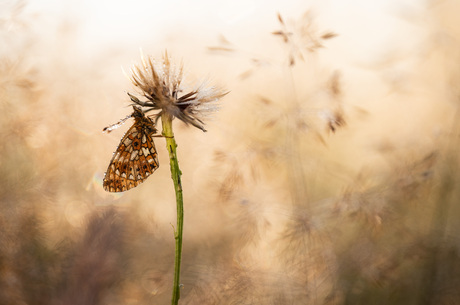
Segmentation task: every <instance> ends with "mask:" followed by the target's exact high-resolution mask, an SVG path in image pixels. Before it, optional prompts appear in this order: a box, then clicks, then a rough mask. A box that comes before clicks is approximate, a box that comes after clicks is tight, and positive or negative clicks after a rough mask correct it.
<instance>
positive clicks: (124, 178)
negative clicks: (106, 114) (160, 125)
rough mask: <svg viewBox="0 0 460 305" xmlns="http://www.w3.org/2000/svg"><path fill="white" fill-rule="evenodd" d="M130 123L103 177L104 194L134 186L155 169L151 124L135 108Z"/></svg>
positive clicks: (155, 161) (152, 125)
mask: <svg viewBox="0 0 460 305" xmlns="http://www.w3.org/2000/svg"><path fill="white" fill-rule="evenodd" d="M133 108H134V112H133V114H132V117H134V120H135V122H134V124H133V126H131V128H129V130H128V131H127V132H126V134H125V135H124V136H123V138H122V139H121V142H120V144H119V145H118V148H117V150H116V151H115V153H114V154H113V157H112V160H111V161H110V164H109V167H108V168H107V172H106V173H105V177H104V183H103V186H104V189H105V190H106V191H108V192H124V191H127V190H129V189H131V188H133V187H136V186H138V185H139V184H141V183H142V182H144V180H145V179H147V178H148V177H149V176H150V175H151V174H152V173H153V172H154V171H155V170H156V169H157V168H158V167H159V163H158V155H157V151H156V149H155V143H154V142H153V139H152V135H153V134H155V133H156V128H155V124H154V123H153V121H152V120H151V119H150V118H148V117H146V116H145V115H144V113H143V112H142V110H141V109H140V108H139V107H135V106H134V107H133Z"/></svg>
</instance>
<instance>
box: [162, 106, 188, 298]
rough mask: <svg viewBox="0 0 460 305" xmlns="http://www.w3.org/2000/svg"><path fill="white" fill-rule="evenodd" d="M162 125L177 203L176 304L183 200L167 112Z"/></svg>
mask: <svg viewBox="0 0 460 305" xmlns="http://www.w3.org/2000/svg"><path fill="white" fill-rule="evenodd" d="M161 122H162V125H163V136H164V137H165V139H166V149H167V150H168V152H169V164H170V167H171V178H172V180H173V182H174V191H175V193H176V205H177V227H176V228H175V229H174V238H175V240H176V254H175V258H174V283H173V293H172V300H171V304H172V305H177V304H178V303H179V299H180V266H181V260H182V232H183V225H184V201H183V195H182V184H181V180H180V176H181V174H182V173H181V171H180V169H179V162H178V160H177V154H176V148H177V145H176V140H175V139H174V133H173V130H172V118H171V116H169V115H167V114H163V115H162V116H161Z"/></svg>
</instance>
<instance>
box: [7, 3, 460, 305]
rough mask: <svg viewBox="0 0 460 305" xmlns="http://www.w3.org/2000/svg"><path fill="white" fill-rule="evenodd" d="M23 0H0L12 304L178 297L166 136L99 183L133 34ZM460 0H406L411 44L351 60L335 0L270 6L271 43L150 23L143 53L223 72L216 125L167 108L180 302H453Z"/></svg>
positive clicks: (265, 37) (457, 278)
mask: <svg viewBox="0 0 460 305" xmlns="http://www.w3.org/2000/svg"><path fill="white" fill-rule="evenodd" d="M184 5H186V4H184ZM27 7H28V4H27V3H23V2H15V1H11V2H5V4H2V9H1V10H0V11H1V13H0V38H1V39H2V41H3V42H4V44H3V45H0V48H1V49H0V52H1V53H0V56H1V57H0V135H1V137H0V139H1V141H2V144H1V145H0V182H1V183H0V207H1V213H0V228H1V231H0V304H109V303H110V304H152V303H153V304H164V303H168V302H169V300H170V294H171V287H172V272H173V261H174V237H173V229H172V228H171V225H170V223H174V222H175V206H174V193H173V190H172V186H171V183H170V173H169V172H168V171H169V168H168V166H167V164H168V163H167V158H168V157H167V152H166V150H165V148H164V147H163V146H164V141H163V139H161V138H155V142H156V145H157V148H158V153H159V156H160V164H161V166H160V168H159V169H158V170H157V171H156V172H155V174H154V175H152V176H151V177H150V178H149V180H148V181H146V182H145V183H143V185H141V186H139V187H137V188H136V189H134V190H132V191H129V192H126V193H123V194H122V195H112V194H109V193H106V192H104V191H103V189H102V177H103V171H104V170H105V168H106V167H107V165H108V162H109V161H110V158H111V153H112V152H113V150H114V149H115V147H116V145H117V144H118V141H119V138H121V136H122V134H123V130H122V129H125V130H126V128H127V127H129V126H126V125H124V126H122V127H120V128H119V130H120V131H119V130H116V131H113V132H112V133H110V135H104V134H102V133H101V130H102V128H103V127H104V126H107V125H109V124H111V123H113V122H116V121H117V120H118V119H120V118H122V117H125V116H126V115H127V114H129V112H130V110H129V108H123V106H126V105H128V103H129V97H128V96H126V94H125V91H128V90H131V89H132V88H131V87H130V83H129V81H128V80H126V79H124V78H123V76H122V73H121V71H119V66H120V65H123V66H124V67H126V66H127V65H129V64H130V62H131V59H133V58H137V57H138V53H137V49H138V45H136V46H135V48H131V44H128V45H123V41H120V46H113V45H107V46H106V48H105V49H101V50H97V51H96V50H92V51H91V52H85V50H86V51H87V49H85V48H84V47H83V46H82V45H83V43H82V40H83V41H84V37H83V38H82V37H81V36H79V33H81V32H79V31H81V29H82V28H83V25H84V24H85V22H87V21H85V19H84V18H83V19H78V18H76V19H75V20H73V19H72V18H63V17H61V18H62V20H54V23H53V24H58V26H57V27H50V26H49V24H48V23H47V20H48V19H47V17H48V16H47V15H45V14H43V15H40V14H38V15H34V14H32V13H30V11H28V10H27ZM302 9H304V10H306V9H307V7H305V8H304V7H303V8H302ZM458 9H459V5H458V4H457V3H456V2H455V1H442V2H434V3H433V4H432V6H430V7H422V6H420V7H419V9H418V10H416V9H415V8H413V9H412V10H411V9H410V7H407V10H406V11H404V12H405V13H404V12H400V14H399V15H397V14H395V16H396V17H397V18H399V19H398V20H399V22H403V23H404V24H405V26H406V27H407V28H410V29H411V30H412V31H413V33H414V37H411V38H413V39H414V43H412V44H409V47H408V46H407V45H406V44H404V46H405V48H404V49H403V48H398V47H399V45H388V49H387V50H382V52H381V53H379V54H375V55H374V59H373V60H370V61H362V62H359V63H357V62H353V61H352V62H349V61H348V59H349V57H347V56H346V52H345V51H344V50H345V49H346V50H349V48H348V47H349V44H350V43H352V42H351V39H350V37H353V33H352V32H347V30H349V29H350V28H347V29H346V30H345V29H343V28H342V27H340V26H339V23H337V24H334V22H331V21H330V20H331V19H328V18H326V17H327V16H328V10H324V8H323V10H322V11H321V10H320V11H319V12H317V13H316V15H315V10H314V9H310V10H308V11H307V13H305V14H299V15H298V16H288V15H286V14H284V13H283V12H280V13H279V15H278V18H277V15H276V13H275V12H274V13H273V14H272V15H270V18H272V20H271V21H266V24H267V25H266V26H264V27H260V28H258V30H259V31H260V32H259V33H258V39H259V38H260V40H261V42H260V43H263V44H264V48H262V49H264V50H265V51H264V52H258V48H257V46H254V44H253V43H254V40H255V38H254V37H252V36H251V37H252V38H251V42H252V44H251V43H250V42H249V41H248V40H245V39H244V38H243V36H244V35H243V34H244V33H242V32H241V30H239V31H235V32H230V33H225V35H222V36H221V38H220V41H219V42H217V43H214V41H210V40H206V39H203V40H200V39H199V38H198V37H200V35H197V36H196V37H195V38H194V39H196V41H194V44H191V42H190V40H187V39H186V37H188V36H187V35H185V34H184V35H183V34H181V31H177V32H175V31H174V30H171V31H170V32H168V34H167V35H166V37H163V38H162V39H160V38H158V40H155V37H153V38H152V36H149V35H148V31H147V30H146V28H143V29H141V30H142V31H143V32H145V33H146V34H145V35H146V36H143V38H142V39H143V41H142V39H141V41H140V42H139V44H143V43H144V45H145V46H147V48H150V49H148V50H147V49H146V47H143V50H144V52H145V53H149V54H150V53H153V55H155V54H156V55H158V56H159V55H160V54H161V52H162V51H163V50H164V48H165V47H166V48H168V52H172V53H173V54H174V53H176V52H177V53H179V54H180V55H181V56H183V58H184V61H186V62H187V65H185V66H190V67H192V68H191V70H190V71H187V73H186V74H187V76H188V77H186V80H188V81H191V80H192V79H193V78H194V76H195V75H203V71H205V74H206V73H208V74H210V75H212V76H213V78H216V79H217V80H218V82H222V83H224V85H225V86H224V87H226V88H229V89H230V90H231V93H230V94H229V95H228V96H227V97H226V99H225V103H224V104H223V105H222V109H221V110H220V112H219V113H216V114H215V115H214V117H213V118H212V121H211V123H210V124H209V125H207V129H208V130H209V132H207V133H206V134H204V133H201V132H200V131H198V130H192V129H190V128H186V127H185V125H183V124H182V123H181V122H178V121H177V120H176V121H175V122H174V124H176V126H177V131H176V137H177V141H178V144H179V147H178V154H179V160H180V162H181V169H182V170H183V181H182V184H183V187H184V194H185V230H184V249H183V268H182V282H183V285H184V288H183V290H182V293H181V303H183V304H460V301H459V300H460V293H459V290H458V287H459V286H460V283H459V282H460V260H459V255H460V253H459V248H458V245H459V244H460V243H459V236H460V234H458V233H459V230H460V220H459V219H460V210H459V209H460V206H459V205H458V202H459V200H460V198H459V194H460V193H459V191H460V188H459V185H460V183H459V178H460V177H459V175H460V174H459V173H460V169H459V161H460V160H459V155H458V147H459V144H460V143H459V139H460V135H459V130H460V129H459V125H458V121H459V120H458V114H459V113H458V107H459V96H460V94H459V92H460V89H459V88H460V86H459V85H458V84H459V83H460V69H459V68H458V65H457V62H458V61H459V60H460V58H459V56H458V54H457V53H458V52H457V50H458V48H459V46H460V32H459V31H458V29H459V28H460V27H459V24H458V21H457V18H456V17H457V16H456V15H455V12H458ZM331 10H332V8H331ZM349 10H350V12H352V13H353V14H355V15H354V16H356V14H357V13H356V11H355V10H354V8H349ZM261 14H262V13H261ZM173 16H174V14H171V18H174V17H173ZM322 17H324V18H322ZM396 17H395V18H396ZM54 18H56V16H55V17H54ZM254 18H255V17H254ZM325 20H329V23H327V22H326V21H325ZM401 20H402V21H401ZM145 22H147V21H145ZM177 22H179V20H177ZM337 22H338V21H337ZM180 25H183V24H180ZM385 28H387V27H386V26H385ZM262 29H263V30H262ZM404 29H406V28H402V29H401V30H404ZM208 30H213V28H212V27H208ZM252 30H254V29H252V28H248V31H252ZM359 30H360V29H356V31H359ZM208 34H209V33H208ZM214 34H215V35H216V36H217V34H218V33H217V32H216V33H214ZM273 34H274V35H273ZM392 34H394V36H397V34H398V33H396V32H394V33H392ZM136 35H138V34H136ZM375 35H379V33H375ZM280 38H281V39H280ZM370 38H374V37H360V39H362V41H366V39H370ZM152 39H153V40H154V41H151V40H152ZM267 41H270V43H271V45H266V43H267ZM390 41H391V40H390ZM255 42H257V41H255ZM355 43H357V45H360V42H359V41H358V42H355ZM153 44H155V46H153ZM157 45H161V48H160V47H158V46H157ZM169 45H171V49H169ZM345 45H346V46H347V48H345ZM259 47H260V46H259ZM188 48H189V49H188ZM184 50H185V51H184ZM196 50H201V51H200V52H198V51H196ZM259 51H260V50H259ZM180 52H183V53H182V54H181V53H180ZM348 52H349V51H348ZM175 57H178V56H175ZM179 58H180V57H179ZM363 62H364V63H365V64H364V63H363ZM194 67H195V68H194ZM194 69H196V71H195V70H194ZM198 70H199V71H198ZM119 76H120V77H119ZM192 83H193V82H192Z"/></svg>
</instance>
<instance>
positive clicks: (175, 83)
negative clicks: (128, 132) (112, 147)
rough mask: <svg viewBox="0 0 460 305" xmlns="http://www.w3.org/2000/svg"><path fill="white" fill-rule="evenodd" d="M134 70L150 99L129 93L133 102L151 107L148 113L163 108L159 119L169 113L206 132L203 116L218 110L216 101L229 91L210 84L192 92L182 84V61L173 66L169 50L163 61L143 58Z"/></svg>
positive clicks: (139, 86) (137, 80)
mask: <svg viewBox="0 0 460 305" xmlns="http://www.w3.org/2000/svg"><path fill="white" fill-rule="evenodd" d="M131 72H132V76H131V77H130V79H131V81H132V82H133V84H134V85H135V86H136V87H138V88H139V89H140V90H141V91H142V95H143V96H144V97H145V98H146V99H147V101H140V100H139V99H138V98H137V97H135V96H134V95H132V94H129V93H128V95H129V97H130V98H131V101H133V102H134V103H135V104H137V105H139V106H142V107H145V108H148V109H147V110H146V111H145V112H148V111H151V110H159V112H158V113H157V114H156V115H155V117H156V120H158V118H159V117H161V116H162V115H164V114H165V115H167V116H169V117H171V118H178V119H179V120H181V121H183V122H184V123H186V124H191V125H193V126H195V127H197V128H199V129H201V130H203V131H206V130H205V129H204V123H203V121H202V118H203V116H204V115H205V114H206V113H207V112H210V111H214V110H216V109H217V105H216V104H217V103H216V102H217V101H218V100H219V99H220V98H222V97H223V96H224V95H226V94H227V93H228V92H225V91H223V90H221V89H218V88H216V87H212V86H207V84H202V85H201V86H199V87H197V88H195V89H193V90H190V91H186V90H184V89H183V88H182V86H181V82H182V78H183V67H182V64H181V65H180V66H175V65H173V64H172V63H171V61H170V58H169V56H168V53H167V52H165V54H164V56H163V58H162V60H161V63H157V62H155V60H153V59H152V58H147V59H145V58H144V57H142V65H136V66H134V67H133V68H132V69H131Z"/></svg>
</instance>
